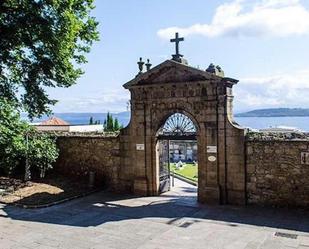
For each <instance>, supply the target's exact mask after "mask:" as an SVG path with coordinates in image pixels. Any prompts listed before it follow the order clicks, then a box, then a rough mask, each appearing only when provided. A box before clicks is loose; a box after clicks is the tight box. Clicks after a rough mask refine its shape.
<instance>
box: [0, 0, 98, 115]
mask: <svg viewBox="0 0 309 249" xmlns="http://www.w3.org/2000/svg"><path fill="white" fill-rule="evenodd" d="M93 2H94V0H1V1H0V35H1V39H0V98H2V97H6V98H7V99H8V100H10V101H14V102H15V103H18V104H19V105H20V106H21V107H22V108H23V109H24V110H25V111H27V112H28V113H29V117H30V118H33V117H35V116H41V115H42V114H45V113H46V114H48V113H50V106H51V105H53V104H55V103H56V100H52V99H50V98H49V96H48V94H47V92H46V89H47V88H49V87H69V86H71V85H73V84H74V83H75V82H76V80H77V79H78V78H79V77H80V76H81V75H82V73H83V72H82V70H81V69H80V68H79V67H78V66H77V65H78V64H82V63H85V62H86V58H85V54H86V53H88V52H89V51H90V47H91V45H92V43H93V41H95V40H98V39H99V35H98V32H97V25H98V23H97V22H96V21H95V19H94V18H93V17H91V16H90V11H91V10H92V9H93V8H94V5H93Z"/></svg>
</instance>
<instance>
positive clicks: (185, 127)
mask: <svg viewBox="0 0 309 249" xmlns="http://www.w3.org/2000/svg"><path fill="white" fill-rule="evenodd" d="M197 132H198V129H197V127H196V125H195V123H194V122H193V120H192V119H191V118H190V117H188V116H187V115H185V114H184V113H180V112H176V113H173V114H172V115H170V116H169V117H167V118H166V119H165V122H164V123H163V125H161V127H160V128H159V129H158V131H157V160H158V173H159V175H158V176H159V183H160V184H159V192H160V193H164V192H167V191H170V190H173V191H176V192H178V191H179V193H178V194H179V195H186V196H187V195H190V197H192V198H193V199H194V200H196V198H197V187H196V186H197V182H198V148H197ZM188 184H190V185H188ZM184 189H187V190H188V189H191V191H187V192H183V190H184Z"/></svg>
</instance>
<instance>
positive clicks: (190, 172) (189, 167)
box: [170, 163, 198, 182]
mask: <svg viewBox="0 0 309 249" xmlns="http://www.w3.org/2000/svg"><path fill="white" fill-rule="evenodd" d="M170 166H171V172H175V173H176V174H178V175H181V176H184V177H186V178H189V179H190V180H192V181H195V182H197V179H198V178H197V167H198V166H197V165H194V164H188V163H187V164H183V166H182V167H181V168H179V169H176V164H175V163H171V164H170Z"/></svg>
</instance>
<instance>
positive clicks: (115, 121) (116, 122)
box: [113, 118, 120, 131]
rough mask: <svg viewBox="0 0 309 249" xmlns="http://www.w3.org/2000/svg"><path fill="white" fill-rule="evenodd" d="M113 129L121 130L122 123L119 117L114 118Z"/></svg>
mask: <svg viewBox="0 0 309 249" xmlns="http://www.w3.org/2000/svg"><path fill="white" fill-rule="evenodd" d="M113 130H114V131H119V130H120V125H119V122H118V119H117V118H115V119H114V127H113Z"/></svg>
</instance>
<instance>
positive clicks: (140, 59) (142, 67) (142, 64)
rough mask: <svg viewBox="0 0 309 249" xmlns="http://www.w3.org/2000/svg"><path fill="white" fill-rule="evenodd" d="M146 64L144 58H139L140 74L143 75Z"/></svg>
mask: <svg viewBox="0 0 309 249" xmlns="http://www.w3.org/2000/svg"><path fill="white" fill-rule="evenodd" d="M144 64H145V62H143V58H142V57H140V58H139V62H137V65H138V69H139V72H138V74H141V73H143V69H144Z"/></svg>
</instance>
